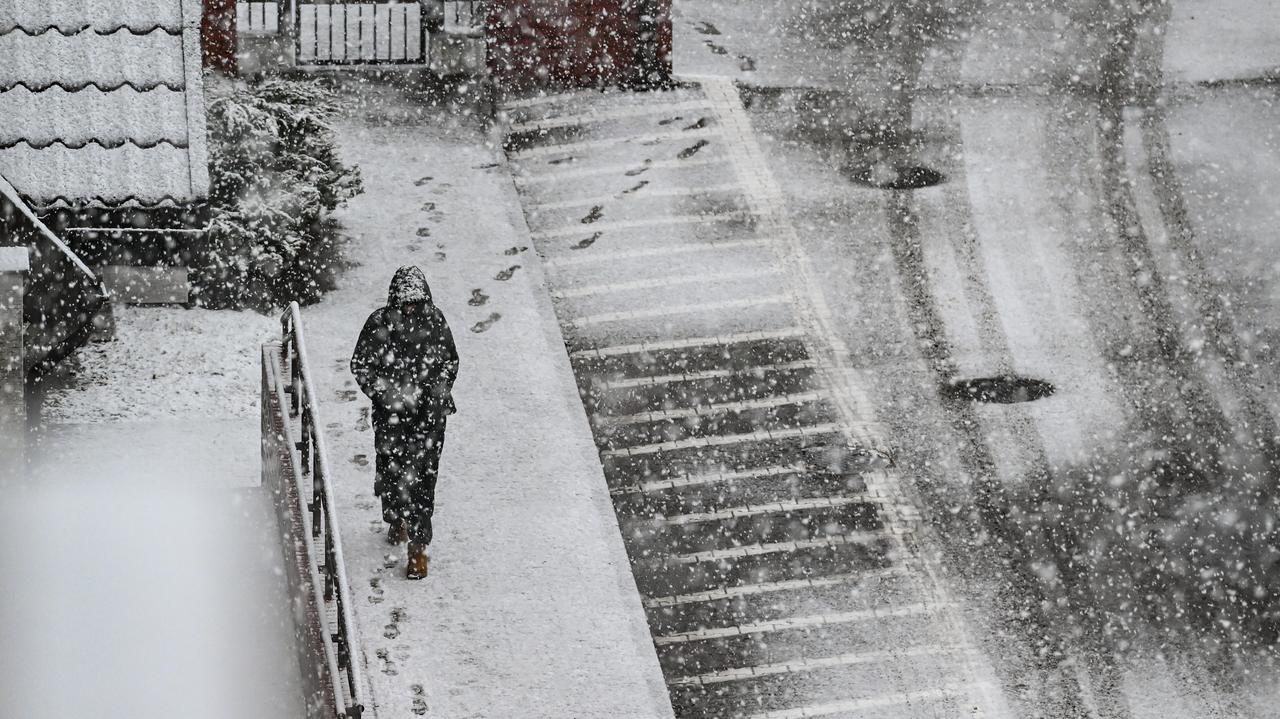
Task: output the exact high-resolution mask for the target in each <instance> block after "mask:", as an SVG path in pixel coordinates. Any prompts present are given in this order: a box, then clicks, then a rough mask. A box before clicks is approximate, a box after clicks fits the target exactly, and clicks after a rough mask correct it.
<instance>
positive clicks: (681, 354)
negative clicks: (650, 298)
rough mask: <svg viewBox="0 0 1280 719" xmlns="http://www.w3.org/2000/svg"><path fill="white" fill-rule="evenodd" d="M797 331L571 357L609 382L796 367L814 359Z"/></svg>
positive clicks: (617, 347)
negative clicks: (787, 365)
mask: <svg viewBox="0 0 1280 719" xmlns="http://www.w3.org/2000/svg"><path fill="white" fill-rule="evenodd" d="M800 337H801V332H800V330H798V329H793V328H786V329H783V330H779V331H777V332H772V333H764V334H762V333H761V332H759V331H749V332H743V333H740V334H739V335H738V336H733V334H732V333H721V334H713V335H707V336H704V337H694V338H689V339H687V340H684V341H676V342H661V341H657V342H652V343H646V344H645V346H644V347H640V346H634V347H631V346H625V345H622V344H621V343H611V344H608V345H605V344H600V345H597V346H590V347H589V346H581V347H575V349H574V352H573V353H572V354H571V355H570V359H572V360H573V364H574V369H575V370H576V371H577V372H578V373H579V374H580V375H586V376H591V377H593V378H596V377H603V378H607V379H610V380H617V379H623V378H628V377H656V376H660V375H668V374H672V373H675V372H701V371H706V370H713V369H725V368H732V369H746V368H750V367H759V366H761V365H769V364H777V363H785V362H796V361H799V360H803V359H808V358H809V354H808V351H807V350H806V349H805V346H804V342H803V341H802V340H801V339H800Z"/></svg>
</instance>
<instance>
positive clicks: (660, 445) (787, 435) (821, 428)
mask: <svg viewBox="0 0 1280 719" xmlns="http://www.w3.org/2000/svg"><path fill="white" fill-rule="evenodd" d="M841 431H842V430H841V427H840V425H839V424H836V423H834V422H828V423H824V424H815V425H810V426H807V427H791V428H788V429H770V430H765V429H761V430H756V431H755V432H748V433H746V434H728V435H715V436H711V437H690V438H688V439H677V440H673V441H671V442H656V443H654V444H641V445H637V446H635V447H626V448H619V449H606V450H604V451H603V452H601V453H600V456H601V458H608V457H634V456H638V455H644V454H655V453H657V452H675V451H678V450H682V449H696V448H699V447H722V446H724V445H727V444H747V443H750V442H768V441H770V440H778V439H796V438H801V437H814V438H817V437H820V436H825V435H831V434H840V432H841Z"/></svg>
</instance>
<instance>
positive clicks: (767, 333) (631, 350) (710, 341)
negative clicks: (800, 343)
mask: <svg viewBox="0 0 1280 719" xmlns="http://www.w3.org/2000/svg"><path fill="white" fill-rule="evenodd" d="M803 336H804V330H802V329H800V328H799V327H788V328H786V329H781V330H764V331H760V332H732V333H729V334H723V335H717V336H714V337H690V338H688V339H681V340H654V341H653V342H638V343H635V344H626V345H613V346H612V347H594V348H591V349H582V350H574V351H572V352H570V353H569V358H570V359H594V358H599V359H603V358H605V357H616V356H618V355H629V354H639V353H641V352H659V351H663V350H680V349H689V348H692V347H715V346H719V345H732V344H744V343H747V342H767V341H769V340H785V339H796V338H798V337H803Z"/></svg>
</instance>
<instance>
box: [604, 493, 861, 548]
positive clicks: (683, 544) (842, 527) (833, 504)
mask: <svg viewBox="0 0 1280 719" xmlns="http://www.w3.org/2000/svg"><path fill="white" fill-rule="evenodd" d="M828 503H830V504H828ZM726 515H730V516H726ZM881 527H882V524H881V522H880V519H879V514H878V507H877V506H876V505H874V504H868V503H865V502H861V501H859V500H856V499H844V500H842V499H840V498H824V499H822V500H807V501H806V502H804V503H799V502H795V503H788V504H781V503H779V504H777V505H757V506H754V507H744V508H738V509H734V510H726V511H724V512H708V513H701V514H693V515H677V516H676V517H669V518H665V519H656V520H649V519H639V520H632V521H630V522H628V523H627V524H626V525H625V526H624V527H623V528H622V534H623V538H624V540H626V543H627V546H628V549H630V550H631V551H632V553H633V554H635V555H648V556H655V555H659V554H664V553H669V554H676V555H684V554H691V553H697V552H709V551H712V550H717V549H733V548H738V547H742V546H751V545H769V544H774V543H778V542H802V541H804V540H812V539H821V538H826V537H838V536H843V535H848V534H852V533H854V532H863V531H873V530H878V529H880V528H881Z"/></svg>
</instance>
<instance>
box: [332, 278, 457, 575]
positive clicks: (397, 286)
mask: <svg viewBox="0 0 1280 719" xmlns="http://www.w3.org/2000/svg"><path fill="white" fill-rule="evenodd" d="M351 373H352V374H354V375H355V377H356V381H357V382H359V384H360V389H361V391H363V392H364V393H365V395H366V396H368V397H369V399H370V400H371V401H372V403H373V436H374V440H373V441H374V450H375V453H376V457H377V461H376V468H377V475H376V477H375V479H374V483H373V487H374V492H375V493H377V495H378V497H379V498H380V499H381V500H382V518H383V519H384V520H385V521H386V522H387V524H388V525H390V526H389V527H388V530H387V541H388V542H390V543H391V544H394V545H398V544H402V543H404V542H408V543H409V547H408V562H407V567H406V569H405V576H406V577H408V578H409V579H422V578H423V577H425V576H427V569H428V562H429V557H428V556H427V545H429V544H431V517H432V514H433V513H434V512H435V499H436V479H437V476H438V469H439V466H440V453H441V452H442V451H443V449H444V429H445V420H446V418H447V417H448V416H449V415H451V414H453V413H454V412H456V411H457V408H456V407H455V406H454V403H453V383H454V380H455V379H456V378H457V376H458V351H457V348H456V347H455V346H454V343H453V333H452V332H450V331H449V323H448V322H446V321H445V319H444V314H443V313H442V312H441V311H440V308H438V307H436V306H435V304H433V303H432V301H431V288H430V287H428V286H427V277H426V275H425V274H423V272H422V270H421V269H419V268H417V267H415V266H412V265H406V266H404V267H401V268H400V269H398V270H396V273H395V276H394V277H392V279H391V287H390V289H389V290H388V292H387V305H386V306H385V307H382V308H380V309H377V310H374V311H373V314H371V315H369V319H368V320H366V321H365V323H364V328H363V329H362V330H361V331H360V338H359V339H358V340H357V341H356V348H355V352H354V353H353V354H352V356H351Z"/></svg>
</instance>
